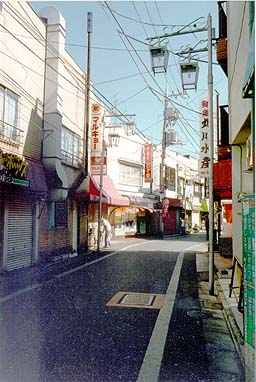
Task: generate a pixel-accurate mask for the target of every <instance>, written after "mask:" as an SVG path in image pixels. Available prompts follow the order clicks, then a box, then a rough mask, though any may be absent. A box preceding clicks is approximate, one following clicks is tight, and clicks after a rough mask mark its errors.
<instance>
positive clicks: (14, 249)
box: [4, 194, 33, 270]
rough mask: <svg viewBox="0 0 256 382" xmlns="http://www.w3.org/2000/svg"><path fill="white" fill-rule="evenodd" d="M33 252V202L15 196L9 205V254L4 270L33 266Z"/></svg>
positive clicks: (10, 199)
mask: <svg viewBox="0 0 256 382" xmlns="http://www.w3.org/2000/svg"><path fill="white" fill-rule="evenodd" d="M32 252H33V214H32V202H31V201H28V200H26V199H24V196H23V197H22V196H20V195H18V194H17V195H13V194H12V196H11V197H10V198H9V203H8V221H7V253H6V261H5V265H4V268H5V269H6V270H12V269H17V268H22V267H26V266H29V265H31V263H32Z"/></svg>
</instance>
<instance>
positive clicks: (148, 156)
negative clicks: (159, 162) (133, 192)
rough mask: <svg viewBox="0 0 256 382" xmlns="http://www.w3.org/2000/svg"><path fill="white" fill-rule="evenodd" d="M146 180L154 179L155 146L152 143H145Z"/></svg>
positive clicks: (148, 181)
mask: <svg viewBox="0 0 256 382" xmlns="http://www.w3.org/2000/svg"><path fill="white" fill-rule="evenodd" d="M144 158H145V166H144V169H145V170H144V181H145V182H147V183H150V182H151V181H152V159H153V147H152V145H149V144H145V145H144Z"/></svg>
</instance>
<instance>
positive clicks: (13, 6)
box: [0, 2, 46, 160]
mask: <svg viewBox="0 0 256 382" xmlns="http://www.w3.org/2000/svg"><path fill="white" fill-rule="evenodd" d="M28 19H29V20H30V21H31V22H30V25H29V26H28V25H27V20H28ZM0 23H1V25H2V27H1V28H0V55H1V71H0V83H1V84H2V85H4V86H6V87H7V88H8V89H10V90H11V91H13V92H14V93H16V94H17V95H18V96H19V99H20V110H19V124H18V128H20V129H21V130H22V131H23V144H22V145H20V146H19V147H17V146H14V145H4V144H2V143H0V144H1V147H2V148H3V149H5V150H6V151H11V152H14V153H16V154H21V155H26V156H28V157H30V158H32V159H37V160H39V159H40V155H41V134H42V116H43V96H44V67H45V60H44V57H45V33H46V30H45V26H44V24H43V22H42V21H41V20H40V19H39V17H38V16H37V15H36V14H35V12H34V11H33V10H32V8H31V7H30V6H29V5H28V3H26V2H22V3H19V2H4V3H3V4H2V11H1V12H0Z"/></svg>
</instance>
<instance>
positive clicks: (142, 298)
mask: <svg viewBox="0 0 256 382" xmlns="http://www.w3.org/2000/svg"><path fill="white" fill-rule="evenodd" d="M164 296H165V295H164V294H152V293H136V292H118V293H117V294H116V295H115V296H114V297H112V298H111V300H110V301H109V302H108V303H107V306H116V307H123V308H147V309H161V307H162V304H163V301H164Z"/></svg>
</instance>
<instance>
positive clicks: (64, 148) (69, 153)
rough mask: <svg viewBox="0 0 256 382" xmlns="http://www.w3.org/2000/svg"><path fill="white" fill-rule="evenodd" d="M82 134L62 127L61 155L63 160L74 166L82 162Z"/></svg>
mask: <svg viewBox="0 0 256 382" xmlns="http://www.w3.org/2000/svg"><path fill="white" fill-rule="evenodd" d="M81 148H82V145H81V139H80V136H79V135H77V134H75V133H74V132H73V131H71V130H69V129H67V128H65V127H62V134H61V156H62V161H63V162H64V163H66V164H69V165H71V166H74V167H78V166H79V164H80V163H81V162H82V152H81Z"/></svg>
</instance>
